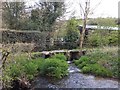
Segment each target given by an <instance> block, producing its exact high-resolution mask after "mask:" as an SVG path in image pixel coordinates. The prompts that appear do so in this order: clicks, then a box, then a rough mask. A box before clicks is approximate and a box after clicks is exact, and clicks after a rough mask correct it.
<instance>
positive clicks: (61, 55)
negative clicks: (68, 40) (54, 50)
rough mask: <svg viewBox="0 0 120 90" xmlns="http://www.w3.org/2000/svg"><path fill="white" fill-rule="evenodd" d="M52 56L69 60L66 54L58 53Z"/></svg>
mask: <svg viewBox="0 0 120 90" xmlns="http://www.w3.org/2000/svg"><path fill="white" fill-rule="evenodd" d="M52 58H56V59H60V60H67V58H66V56H65V55H64V54H60V53H59V54H56V55H54V56H53V57H52Z"/></svg>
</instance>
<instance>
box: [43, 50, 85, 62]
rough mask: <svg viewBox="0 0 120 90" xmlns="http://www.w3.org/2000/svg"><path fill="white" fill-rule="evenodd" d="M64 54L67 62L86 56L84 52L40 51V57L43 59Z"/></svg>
mask: <svg viewBox="0 0 120 90" xmlns="http://www.w3.org/2000/svg"><path fill="white" fill-rule="evenodd" d="M60 53H61V54H64V55H65V56H66V57H67V60H69V61H73V60H77V59H79V58H80V57H81V56H83V55H85V54H86V50H53V51H42V52H41V56H42V57H43V58H49V57H51V56H53V55H55V54H60Z"/></svg>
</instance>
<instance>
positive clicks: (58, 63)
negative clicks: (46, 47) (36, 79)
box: [40, 58, 68, 78]
mask: <svg viewBox="0 0 120 90" xmlns="http://www.w3.org/2000/svg"><path fill="white" fill-rule="evenodd" d="M67 69H68V64H67V62H66V61H64V60H60V59H55V58H51V59H46V60H45V61H44V63H43V65H42V67H41V70H40V73H41V74H42V75H46V76H49V77H55V78H62V77H63V76H65V75H67V73H68V71H67Z"/></svg>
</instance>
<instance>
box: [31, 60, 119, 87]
mask: <svg viewBox="0 0 120 90" xmlns="http://www.w3.org/2000/svg"><path fill="white" fill-rule="evenodd" d="M68 63H69V65H70V66H69V68H68V71H69V75H68V76H66V77H64V78H63V79H61V80H52V79H46V78H44V77H38V78H36V79H35V80H34V81H33V82H32V88H33V89H34V88H118V87H119V86H118V81H116V80H110V79H104V78H96V77H95V76H93V75H85V74H82V73H81V71H80V70H79V69H78V68H77V67H76V66H74V65H73V64H72V63H71V62H70V61H68Z"/></svg>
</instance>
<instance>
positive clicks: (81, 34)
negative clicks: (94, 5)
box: [80, 0, 90, 49]
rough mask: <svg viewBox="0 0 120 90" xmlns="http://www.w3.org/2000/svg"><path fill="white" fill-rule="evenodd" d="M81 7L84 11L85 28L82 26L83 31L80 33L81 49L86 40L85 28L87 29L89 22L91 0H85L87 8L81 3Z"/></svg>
mask: <svg viewBox="0 0 120 90" xmlns="http://www.w3.org/2000/svg"><path fill="white" fill-rule="evenodd" d="M80 8H81V10H82V13H83V28H82V32H81V33H80V49H82V48H83V42H84V35H85V30H86V23H87V19H88V14H89V12H90V0H87V1H86V2H85V9H84V8H83V7H82V5H81V4H80Z"/></svg>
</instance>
